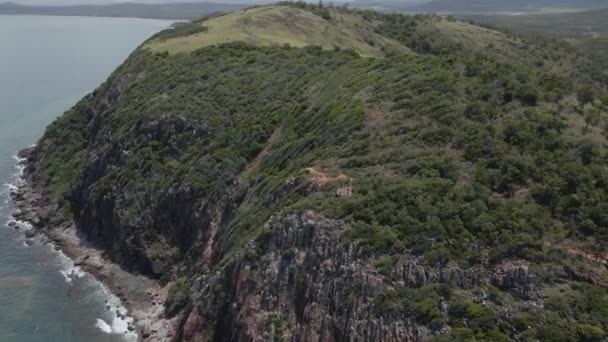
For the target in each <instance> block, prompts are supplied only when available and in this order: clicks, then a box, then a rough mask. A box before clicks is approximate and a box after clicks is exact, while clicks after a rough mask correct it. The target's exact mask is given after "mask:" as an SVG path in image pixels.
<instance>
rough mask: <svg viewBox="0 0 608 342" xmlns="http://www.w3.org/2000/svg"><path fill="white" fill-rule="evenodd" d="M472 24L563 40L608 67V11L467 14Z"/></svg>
mask: <svg viewBox="0 0 608 342" xmlns="http://www.w3.org/2000/svg"><path fill="white" fill-rule="evenodd" d="M467 17H468V18H470V19H472V20H473V21H476V22H479V23H483V24H489V25H493V26H498V27H504V28H508V29H510V30H512V31H515V32H518V33H532V34H538V35H543V36H547V37H554V38H565V39H566V40H568V41H569V42H570V43H572V44H573V45H575V46H577V47H579V48H581V49H582V50H583V51H586V52H588V53H590V54H591V55H592V56H593V57H594V58H595V59H596V60H597V61H598V63H601V64H602V65H605V66H606V67H608V8H606V9H595V10H589V11H583V12H577V13H559V14H538V15H469V16H467Z"/></svg>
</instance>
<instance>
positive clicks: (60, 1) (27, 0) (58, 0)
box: [0, 0, 421, 6]
mask: <svg viewBox="0 0 608 342" xmlns="http://www.w3.org/2000/svg"><path fill="white" fill-rule="evenodd" d="M274 1H276V0H0V3H2V2H13V3H17V4H22V5H48V6H53V5H82V4H112V3H121V2H135V3H183V2H216V3H238V4H243V3H252V4H253V3H266V2H274ZM311 1H312V0H311ZM315 1H316V0H315ZM329 1H330V0H326V2H329ZM331 1H332V2H355V0H352V1H347V0H331ZM389 1H391V0H389ZM394 1H399V2H401V3H408V2H409V3H415V2H420V1H421V0H394Z"/></svg>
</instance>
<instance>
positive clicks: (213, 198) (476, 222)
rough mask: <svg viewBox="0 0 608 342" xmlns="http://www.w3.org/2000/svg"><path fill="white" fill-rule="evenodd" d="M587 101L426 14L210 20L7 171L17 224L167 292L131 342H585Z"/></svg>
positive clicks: (595, 118)
mask: <svg viewBox="0 0 608 342" xmlns="http://www.w3.org/2000/svg"><path fill="white" fill-rule="evenodd" d="M606 84H607V80H606V78H605V77H604V76H603V75H602V73H601V72H599V71H598V69H597V68H596V66H595V65H594V64H593V63H592V62H590V61H589V60H587V59H586V58H585V57H584V56H583V55H581V54H578V53H577V52H576V50H573V49H572V48H571V47H569V46H568V45H560V44H558V43H556V42H554V41H551V40H543V39H540V38H527V37H524V36H518V35H515V34H507V33H504V32H499V31H495V30H492V29H489V28H483V27H479V26H475V25H471V24H467V23H464V22H460V21H456V20H453V19H450V18H442V17H435V16H426V15H417V16H405V15H400V14H383V13H377V12H373V11H369V10H366V11H360V10H351V9H348V8H345V7H340V8H331V7H320V6H317V5H306V4H304V3H280V4H277V5H273V6H268V7H256V8H251V9H248V10H246V11H238V12H234V13H231V14H227V15H223V16H214V17H211V18H207V19H205V20H203V21H198V22H194V23H192V24H189V25H185V26H182V27H180V28H178V29H175V30H167V31H164V32H161V33H159V34H158V35H156V36H154V37H152V38H150V40H148V41H147V42H146V43H145V44H143V45H142V46H141V47H140V48H139V49H137V50H136V51H135V52H133V54H132V55H131V56H130V57H129V59H128V60H127V61H126V62H125V63H124V64H123V65H122V66H120V67H119V68H118V69H117V70H116V71H115V72H114V73H113V74H112V75H111V77H110V78H109V79H108V80H107V81H106V82H105V83H104V84H103V85H102V86H100V87H99V88H98V89H97V90H95V91H94V92H93V93H91V94H89V95H88V96H86V97H85V98H83V99H82V100H81V101H80V102H79V103H78V104H77V105H76V106H74V107H73V108H72V109H70V110H69V111H67V112H66V113H65V114H64V115H63V116H61V117H60V118H59V119H57V121H55V122H54V123H53V124H51V125H50V126H49V127H48V129H47V130H46V132H45V134H44V136H43V137H42V138H41V139H40V141H39V142H38V144H37V145H36V146H35V147H34V148H32V149H28V150H26V151H24V152H23V153H22V156H24V157H26V158H27V160H28V166H27V168H26V180H27V181H28V184H29V186H30V187H31V190H32V194H30V195H28V196H22V198H21V199H18V200H19V201H21V202H20V203H21V204H22V205H20V207H21V208H22V211H21V213H20V215H21V216H22V217H27V218H30V220H31V221H33V222H34V223H35V224H36V226H37V227H39V229H41V230H51V231H52V230H53V229H57V228H56V227H57V226H61V227H62V229H70V228H69V227H70V224H72V223H73V225H74V227H75V229H77V230H78V232H79V233H80V234H81V235H83V236H86V237H87V238H88V240H89V241H91V242H92V243H94V244H95V245H96V246H97V248H99V249H101V250H103V251H104V253H105V255H107V257H108V258H111V260H112V261H114V262H115V263H117V264H119V265H121V266H122V267H123V268H124V269H126V270H129V271H131V272H135V273H142V274H145V275H147V276H148V277H151V278H153V279H158V281H159V282H160V283H162V284H167V289H168V296H167V298H166V301H165V303H164V312H165V315H166V317H167V318H168V319H170V320H171V324H173V326H174V327H175V329H176V333H175V335H173V336H171V338H169V336H163V335H161V332H158V331H150V330H145V329H146V328H145V325H143V327H144V328H143V329H144V330H141V331H140V336H142V337H144V338H145V339H147V340H152V341H166V340H174V341H206V340H217V341H250V340H274V341H278V340H286V341H287V340H289V341H319V340H328V341H346V340H349V341H382V340H384V341H404V340H405V341H408V340H411V341H427V340H437V341H451V340H456V341H471V340H484V341H508V340H542V341H574V340H581V341H595V340H601V339H602V338H605V337H606V336H607V333H606V332H608V312H607V310H608V309H607V308H608V292H607V287H608V273H607V270H606V266H605V265H606V264H607V263H608V259H607V258H606V255H607V254H606V247H607V245H606V241H607V238H608V217H607V216H606V213H607V212H608V173H607V168H606V166H607V162H608V159H607V158H608V156H607V154H606V152H607V147H608V140H607V137H608V131H607V130H606V129H607V128H608V112H607V111H608V91H607V89H606ZM24 202H27V204H29V205H33V206H34V208H36V210H35V211H28V210H27V208H28V206H27V205H23V203H24ZM156 300H157V299H155V301H156ZM141 324H144V323H141Z"/></svg>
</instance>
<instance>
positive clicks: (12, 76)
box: [0, 15, 170, 342]
mask: <svg viewBox="0 0 608 342" xmlns="http://www.w3.org/2000/svg"><path fill="white" fill-rule="evenodd" d="M168 25H170V22H167V21H161V20H143V19H124V18H120V19H119V18H85V17H52V16H4V15H0V185H2V188H1V192H0V341H3V342H11V341H18V342H27V341H58V342H68V341H79V342H80V341H86V342H97V341H104V342H105V341H124V340H134V339H136V338H137V336H136V334H135V333H132V332H129V331H128V330H127V324H126V321H125V320H123V319H120V318H118V317H117V316H118V315H117V313H116V311H117V310H118V311H123V312H124V310H125V309H124V308H123V307H122V306H121V305H120V301H119V300H118V299H117V298H116V297H114V296H113V295H112V294H110V293H109V292H108V291H107V289H106V288H105V287H104V286H103V285H101V284H100V283H99V282H97V281H95V279H93V278H92V277H91V276H90V275H87V274H85V273H83V272H81V271H80V270H79V269H78V268H77V267H74V266H73V263H72V262H71V261H70V260H69V259H67V258H66V257H65V256H63V255H62V254H61V253H60V252H58V251H55V249H54V247H53V246H52V245H50V244H45V243H42V241H38V242H36V243H34V244H32V245H31V246H30V245H28V244H26V241H25V237H24V233H23V230H22V229H21V230H19V229H15V228H14V227H9V223H10V222H11V216H10V213H11V211H12V205H11V202H10V199H9V192H10V189H11V187H13V186H15V184H16V182H18V180H19V177H18V176H19V172H20V170H19V168H18V165H17V159H16V156H15V155H16V152H17V151H18V150H19V149H21V148H24V147H27V146H29V145H32V144H34V143H35V142H36V140H37V139H38V138H39V137H41V136H42V134H43V132H44V129H45V127H46V126H47V125H48V124H49V123H51V122H52V121H53V120H54V119H55V118H56V117H58V116H59V115H61V114H62V113H63V112H64V111H65V110H67V109H68V108H70V107H71V106H72V105H74V104H75V103H76V102H77V101H78V100H79V99H80V98H81V97H82V96H84V95H86V94H87V93H89V92H91V91H93V90H94V89H95V88H96V87H97V86H99V85H100V84H101V83H102V82H103V81H104V80H105V79H106V78H107V77H108V76H109V75H110V73H111V72H112V71H113V70H114V69H115V68H116V67H117V66H118V65H119V64H120V63H122V62H123V61H124V60H125V58H127V56H128V55H129V53H130V52H131V51H133V50H134V49H135V48H136V47H137V46H138V45H139V44H141V43H142V42H143V41H144V40H145V39H146V38H147V37H149V36H151V35H152V34H154V33H155V32H157V31H159V30H161V29H162V28H164V27H167V26H168ZM13 224H14V223H13ZM13 224H10V225H13ZM21 225H22V224H21Z"/></svg>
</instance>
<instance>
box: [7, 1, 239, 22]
mask: <svg viewBox="0 0 608 342" xmlns="http://www.w3.org/2000/svg"><path fill="white" fill-rule="evenodd" d="M247 6H248V5H246V4H234V3H230V4H225V3H214V2H199V3H173V4H139V3H120V4H111V5H73V6H24V5H19V4H15V3H2V4H0V14H36V15H67V16H94V17H132V18H150V19H198V18H200V17H203V16H205V15H208V14H211V13H215V12H229V11H235V10H239V9H241V8H244V7H247Z"/></svg>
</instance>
